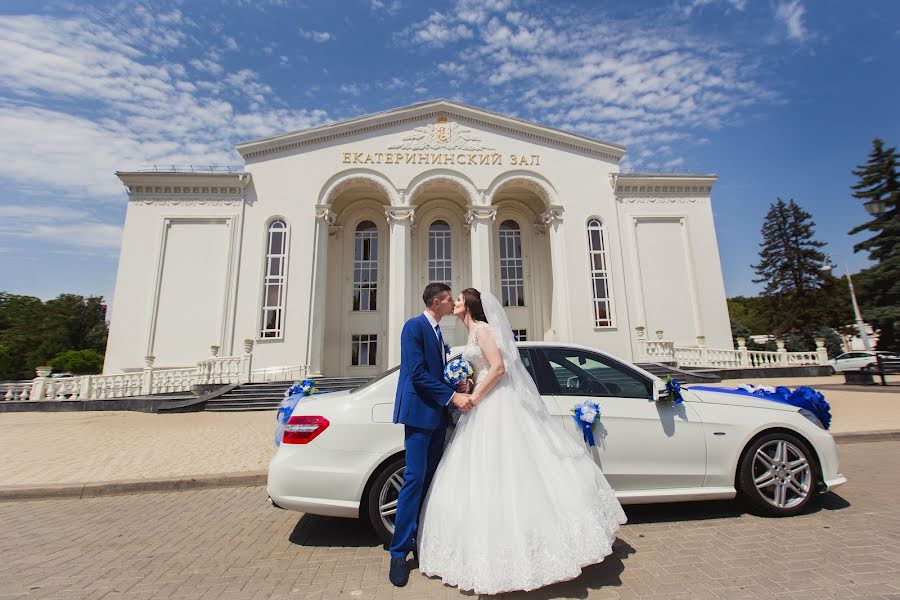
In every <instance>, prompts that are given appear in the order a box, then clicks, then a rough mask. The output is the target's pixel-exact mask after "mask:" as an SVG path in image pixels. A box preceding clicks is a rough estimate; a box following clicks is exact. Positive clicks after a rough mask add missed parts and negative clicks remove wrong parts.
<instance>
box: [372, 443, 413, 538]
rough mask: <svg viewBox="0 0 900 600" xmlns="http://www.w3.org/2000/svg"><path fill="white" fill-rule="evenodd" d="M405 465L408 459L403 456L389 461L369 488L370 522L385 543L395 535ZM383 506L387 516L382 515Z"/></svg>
mask: <svg viewBox="0 0 900 600" xmlns="http://www.w3.org/2000/svg"><path fill="white" fill-rule="evenodd" d="M405 467H406V459H405V458H403V457H400V458H396V459H394V460H392V461H390V462H389V463H387V464H386V465H385V466H384V467H383V468H382V469H381V470H380V471H379V472H378V474H377V475H376V476H375V479H374V480H373V481H372V485H371V487H370V488H369V496H368V498H366V505H367V514H368V516H369V523H370V524H371V525H372V529H373V530H374V531H375V534H376V535H377V536H378V537H379V539H381V541H382V542H384V543H385V544H390V543H391V538H392V537H393V536H394V529H393V516H396V511H397V502H396V500H397V496H398V495H399V492H400V485H402V483H403V470H404V468H405ZM391 504H393V513H390V512H389V511H391V510H392V509H391ZM382 507H384V510H385V511H387V514H386V515H385V517H382Z"/></svg>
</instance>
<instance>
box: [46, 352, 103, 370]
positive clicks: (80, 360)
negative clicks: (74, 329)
mask: <svg viewBox="0 0 900 600" xmlns="http://www.w3.org/2000/svg"><path fill="white" fill-rule="evenodd" d="M50 366H51V367H53V370H54V371H60V372H63V371H68V372H70V373H75V374H76V375H93V374H94V373H99V372H100V371H102V370H103V355H102V354H100V353H99V352H97V351H96V350H66V351H65V352H62V353H60V354H57V355H56V356H54V357H53V358H51V359H50Z"/></svg>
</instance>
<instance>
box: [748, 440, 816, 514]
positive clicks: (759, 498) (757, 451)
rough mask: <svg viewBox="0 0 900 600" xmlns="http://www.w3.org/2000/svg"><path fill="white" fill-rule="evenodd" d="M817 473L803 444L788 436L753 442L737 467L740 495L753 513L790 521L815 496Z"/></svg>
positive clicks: (801, 441)
mask: <svg viewBox="0 0 900 600" xmlns="http://www.w3.org/2000/svg"><path fill="white" fill-rule="evenodd" d="M817 480H818V473H817V467H816V462H815V459H814V458H813V454H812V451H810V449H809V446H808V445H807V444H806V442H805V441H803V440H802V439H800V438H799V437H797V436H795V435H792V434H790V433H782V432H775V433H769V434H766V435H764V436H762V437H761V438H759V439H758V440H756V441H755V442H753V443H752V444H751V445H750V447H749V448H748V449H747V452H746V453H745V454H744V459H743V461H742V462H741V465H740V476H739V485H740V489H741V493H742V494H743V496H744V498H745V499H746V500H747V502H749V504H750V506H751V507H752V508H753V509H755V510H756V512H759V513H762V514H766V515H769V516H773V517H789V516H792V515H796V514H797V513H799V512H801V511H802V510H803V509H804V508H805V507H806V505H807V504H808V503H809V501H810V499H811V498H812V497H813V495H815V493H816V481H817Z"/></svg>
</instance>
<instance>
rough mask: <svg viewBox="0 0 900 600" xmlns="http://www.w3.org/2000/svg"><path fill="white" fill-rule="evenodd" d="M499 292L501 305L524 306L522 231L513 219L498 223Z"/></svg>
mask: <svg viewBox="0 0 900 600" xmlns="http://www.w3.org/2000/svg"><path fill="white" fill-rule="evenodd" d="M499 235H500V294H501V299H500V300H501V302H503V306H525V267H524V264H523V262H522V231H521V230H520V229H519V224H518V223H516V222H515V221H503V222H502V223H501V224H500V231H499Z"/></svg>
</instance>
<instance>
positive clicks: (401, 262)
mask: <svg viewBox="0 0 900 600" xmlns="http://www.w3.org/2000/svg"><path fill="white" fill-rule="evenodd" d="M415 211H416V209H415V207H412V206H385V207H384V216H385V217H387V220H388V226H389V227H390V232H391V250H390V257H389V258H390V260H389V261H388V290H389V292H388V303H387V318H388V322H387V364H385V365H384V366H385V368H388V369H390V368H391V367H394V366H396V365H399V364H400V331H401V329H402V328H403V323H404V322H405V321H406V319H407V317H408V316H411V315H407V312H406V298H407V288H408V286H409V283H410V282H409V278H410V276H411V270H410V264H409V261H410V258H411V257H410V237H411V235H410V234H411V231H410V229H411V227H412V223H413V215H414V214H415Z"/></svg>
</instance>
